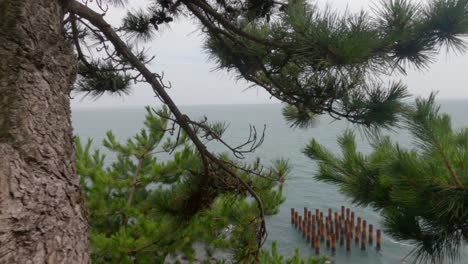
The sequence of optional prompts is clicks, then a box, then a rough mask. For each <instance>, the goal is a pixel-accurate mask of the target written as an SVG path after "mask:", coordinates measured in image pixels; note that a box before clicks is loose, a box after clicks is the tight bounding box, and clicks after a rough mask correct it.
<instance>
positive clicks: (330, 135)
mask: <svg viewBox="0 0 468 264" xmlns="http://www.w3.org/2000/svg"><path fill="white" fill-rule="evenodd" d="M441 104H442V111H443V112H447V113H449V114H451V115H452V121H453V125H454V126H455V127H466V126H468V101H461V100H460V101H441ZM182 110H183V111H184V112H185V113H186V114H187V115H189V116H190V117H192V118H196V117H202V116H205V115H206V116H207V117H208V118H209V120H212V121H226V122H228V123H229V124H230V125H229V129H228V131H227V132H226V133H225V137H226V139H227V141H228V142H230V143H232V144H234V145H235V144H236V143H241V142H243V140H245V139H246V138H247V137H248V135H249V124H252V125H255V126H257V127H258V128H262V127H263V125H266V135H265V141H264V143H263V145H262V146H261V147H260V148H259V149H257V150H256V152H255V153H253V154H251V155H250V156H248V157H247V158H254V157H259V158H261V160H262V161H264V162H268V161H270V160H273V159H276V158H281V157H283V158H287V159H289V161H290V163H291V165H292V166H293V170H292V173H291V175H290V178H289V180H288V181H287V182H286V183H285V188H284V194H285V196H286V201H285V202H284V203H283V204H282V205H281V208H280V212H279V213H278V214H277V215H275V216H273V217H269V218H268V219H267V225H268V227H267V228H268V241H269V243H270V242H271V241H277V245H278V249H279V251H280V252H281V253H283V254H291V252H292V251H293V250H294V249H295V248H299V250H300V253H301V255H303V256H308V255H315V254H314V252H313V250H312V249H311V248H310V247H309V246H308V245H307V243H306V242H305V240H304V239H303V238H302V236H301V235H300V234H299V233H298V232H297V231H295V230H294V229H293V228H292V227H291V224H290V208H297V209H298V210H299V211H300V212H302V210H303V207H308V208H309V209H311V210H314V209H315V208H318V209H320V210H322V211H326V210H327V209H328V208H332V209H333V210H334V211H338V210H339V208H340V207H341V205H344V206H347V207H350V208H352V209H353V210H354V212H355V213H356V214H357V215H358V216H361V217H363V218H364V219H367V221H368V223H372V224H374V229H376V228H379V227H380V224H379V221H380V218H379V214H378V212H375V211H373V210H371V209H369V208H359V207H356V206H353V205H352V204H351V203H350V201H349V200H348V199H347V198H346V197H344V196H343V195H341V194H340V193H338V192H337V189H336V188H335V187H334V186H332V185H329V184H325V183H322V182H317V181H315V180H314V179H313V174H314V171H315V170H316V169H317V166H316V164H315V163H314V162H313V161H311V160H309V159H308V158H306V157H305V156H304V155H303V154H302V153H301V150H302V149H303V148H304V146H305V145H306V144H307V143H308V142H309V141H310V139H311V138H315V139H317V140H318V141H319V142H320V143H321V144H323V145H325V146H326V147H328V148H329V149H331V150H333V151H338V146H337V144H336V137H337V136H338V135H339V134H341V132H343V130H344V129H346V128H351V129H356V127H355V126H353V125H351V124H349V123H347V122H345V121H333V120H331V119H330V118H329V117H327V116H323V117H321V118H320V120H319V122H318V124H317V126H316V127H314V128H310V129H307V130H300V129H291V128H290V127H289V126H288V125H287V124H286V123H285V121H284V119H283V118H282V116H281V106H280V105H223V106H190V107H189V106H187V107H182ZM144 114H145V110H144V109H143V107H142V108H115V109H99V110H94V109H93V110H74V111H73V116H72V118H73V125H74V130H75V134H76V135H79V136H80V137H82V138H88V137H91V138H93V139H94V142H95V143H96V145H98V144H99V143H101V142H102V139H103V138H104V135H105V132H106V131H107V130H112V131H113V132H114V134H116V136H117V138H120V139H126V138H128V137H129V136H132V135H133V134H135V133H136V132H138V131H139V129H140V128H141V127H142V124H143V119H144ZM356 131H357V133H358V134H359V130H356ZM392 137H394V138H395V139H396V140H398V141H399V142H401V144H402V145H403V146H410V144H411V141H410V138H409V137H408V135H407V134H405V133H402V132H395V133H393V134H392ZM211 147H212V148H213V149H214V150H217V151H223V150H224V149H223V148H222V147H221V146H216V145H215V146H211ZM359 148H360V150H361V151H363V152H368V151H369V150H370V148H369V146H368V145H367V144H366V142H365V140H364V139H361V144H360V145H359ZM374 232H375V231H374ZM411 249H412V246H411V244H410V242H397V241H394V240H392V239H391V238H390V237H388V236H386V235H385V233H383V236H382V250H381V251H379V252H377V251H376V250H375V249H373V248H368V249H367V250H366V251H364V252H363V251H360V250H358V249H357V248H356V249H354V250H352V251H351V253H350V254H347V253H346V252H345V250H344V248H339V247H338V249H337V254H336V255H335V256H333V259H334V260H335V262H336V263H355V264H360V263H362V264H367V263H368V264H378V263H385V264H393V263H404V261H403V259H404V257H405V256H406V255H407V254H408V252H410V251H411ZM322 253H324V254H327V253H328V252H327V251H326V250H325V249H324V248H323V247H322ZM459 263H468V254H466V250H465V253H464V254H463V256H462V258H461V260H460V262H459Z"/></svg>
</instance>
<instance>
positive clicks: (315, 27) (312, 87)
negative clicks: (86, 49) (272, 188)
mask: <svg viewBox="0 0 468 264" xmlns="http://www.w3.org/2000/svg"><path fill="white" fill-rule="evenodd" d="M260 2H263V1H260ZM313 3H314V1H307V0H293V1H288V2H287V5H284V6H283V7H282V8H280V9H279V11H278V12H273V14H274V15H272V18H271V20H267V21H265V20H258V19H257V20H255V21H251V20H249V19H243V18H242V17H241V18H236V19H235V21H231V22H232V23H234V24H235V25H236V26H237V27H238V28H241V29H243V30H244V31H245V32H247V34H249V35H250V37H246V36H244V35H241V36H239V35H237V34H236V32H235V31H234V30H230V29H229V28H228V27H227V26H225V27H224V28H223V27H221V26H220V28H222V29H223V30H225V32H224V34H221V33H219V32H218V31H216V30H214V29H211V31H210V34H209V38H208V40H207V41H206V44H205V47H206V49H207V50H208V52H209V54H210V55H211V58H212V59H213V61H215V62H216V63H217V64H218V66H219V68H220V69H225V70H229V71H233V72H234V73H236V74H238V76H239V78H244V79H246V80H248V81H251V82H252V83H254V84H255V85H257V86H260V87H263V88H264V89H265V90H266V91H268V92H269V93H270V94H271V95H272V96H274V97H276V98H278V99H279V100H281V101H283V102H285V103H287V104H288V105H289V107H294V108H297V109H298V110H300V112H301V113H312V114H330V115H331V116H332V117H334V118H337V119H347V120H349V121H351V122H354V123H357V124H361V125H364V126H365V127H368V128H389V127H392V126H394V125H395V124H396V123H397V121H398V113H399V112H401V111H402V110H403V108H404V107H403V106H404V105H403V103H402V101H401V99H403V98H405V97H407V95H408V94H407V90H406V87H405V85H403V84H402V83H400V82H393V83H388V84H386V83H384V82H382V79H381V77H382V76H385V75H392V74H394V73H395V72H398V71H399V72H403V73H404V72H405V69H406V68H407V67H408V66H414V67H416V68H425V67H427V66H428V64H429V63H431V62H432V61H434V59H435V55H436V54H437V53H438V52H439V50H440V47H441V46H442V45H445V46H446V47H451V48H454V49H456V50H459V51H460V50H464V48H465V43H466V42H465V41H464V40H463V36H466V34H467V33H468V15H467V14H468V12H467V10H468V1H466V0H430V1H428V2H427V3H426V4H423V3H415V2H414V1H409V0H391V1H382V4H380V5H376V8H374V12H364V11H362V12H358V13H355V14H353V13H350V12H345V13H343V14H342V13H339V12H336V11H334V10H333V9H331V8H327V9H325V10H320V8H318V7H317V6H316V5H314V4H313ZM221 24H222V23H221ZM204 25H205V26H206V27H207V28H208V29H210V25H209V24H208V23H204ZM223 25H224V24H223ZM258 38H259V39H260V40H259V39H258ZM285 112H286V113H290V112H291V111H290V110H289V109H288V110H286V111H285ZM310 116H311V117H312V118H313V116H314V115H310ZM304 117H306V115H299V116H298V118H297V119H292V120H291V118H290V115H287V116H286V118H287V120H288V121H291V124H292V125H296V126H303V125H304V124H305V123H304ZM296 120H297V121H296Z"/></svg>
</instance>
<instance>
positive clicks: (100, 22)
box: [67, 0, 266, 258]
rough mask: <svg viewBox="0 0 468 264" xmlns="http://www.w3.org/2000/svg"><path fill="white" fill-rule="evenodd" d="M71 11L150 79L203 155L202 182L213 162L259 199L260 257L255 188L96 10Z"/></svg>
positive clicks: (73, 5) (72, 6) (73, 7)
mask: <svg viewBox="0 0 468 264" xmlns="http://www.w3.org/2000/svg"><path fill="white" fill-rule="evenodd" d="M67 9H68V11H69V12H71V13H74V14H76V15H78V16H80V17H82V18H85V19H87V20H88V21H89V22H90V23H92V24H93V25H94V26H95V27H97V28H98V29H100V30H101V31H102V33H103V34H104V35H105V36H106V38H107V39H108V40H109V41H110V42H111V43H112V44H113V45H114V47H115V49H116V51H117V52H118V53H119V54H120V55H121V56H122V57H123V58H125V59H126V60H128V61H129V63H130V64H131V65H133V66H134V67H135V69H137V70H138V71H139V72H140V73H141V74H142V75H143V76H144V78H145V79H146V81H147V82H148V83H149V84H150V85H151V86H152V88H153V90H154V91H155V93H157V95H159V96H160V97H161V98H162V100H163V102H164V103H165V104H166V105H167V106H168V108H169V109H170V110H171V112H172V113H173V114H174V117H175V119H176V120H177V122H178V124H179V125H180V127H181V128H182V129H183V130H184V131H185V132H186V133H187V136H188V137H189V138H190V140H191V141H192V142H193V143H194V145H195V147H196V148H197V150H198V152H199V153H200V155H201V157H202V160H203V164H204V168H205V173H204V175H203V176H202V179H201V180H202V182H205V183H206V184H207V183H208V177H209V175H210V173H209V163H208V161H211V162H213V163H215V164H216V165H217V166H219V167H220V168H222V170H224V171H225V172H226V173H227V174H228V175H230V176H231V177H233V178H235V179H237V180H238V181H239V182H240V183H241V185H242V186H243V187H244V188H246V189H247V191H248V192H249V194H250V195H251V196H252V197H253V198H254V199H255V201H256V203H257V207H258V210H259V220H260V231H259V236H258V238H257V239H258V248H257V251H256V253H255V258H257V257H258V253H259V250H260V248H261V246H262V245H263V243H264V241H265V237H266V225H265V213H264V206H263V202H262V200H261V198H260V197H259V196H258V194H257V193H256V192H255V191H254V190H253V189H252V187H251V186H250V185H249V184H248V183H246V182H245V181H244V180H243V179H241V178H240V177H239V176H238V175H237V174H236V173H235V172H233V171H232V170H231V169H229V168H228V167H227V166H226V164H224V162H222V161H221V160H219V159H218V158H217V157H216V156H215V155H213V154H212V153H211V152H209V151H208V150H207V148H206V146H205V145H204V144H203V143H202V142H201V141H200V139H199V138H198V136H197V134H196V133H195V131H194V130H193V129H192V127H191V126H190V123H189V122H188V117H187V116H185V115H184V114H182V112H181V111H180V110H179V108H178V107H177V105H176V104H175V103H174V101H173V100H172V98H171V97H170V96H169V95H168V93H167V92H166V91H165V89H164V86H163V85H162V84H161V83H160V82H159V80H158V79H157V78H156V76H155V75H154V74H153V73H152V72H151V71H150V70H149V69H148V68H147V67H146V66H145V65H144V64H143V63H142V62H141V61H140V60H139V59H138V58H137V57H136V56H135V55H134V54H133V53H132V52H131V51H130V49H129V48H128V47H127V45H126V44H125V43H124V42H123V41H122V40H121V39H120V37H119V36H118V35H117V34H116V33H115V31H114V30H113V29H112V27H111V26H110V25H109V24H108V23H107V22H106V21H105V20H104V19H103V18H102V16H101V15H99V14H98V13H96V12H94V11H93V10H92V9H90V8H88V7H86V6H85V5H83V4H81V3H79V2H77V1H74V0H72V1H70V2H69V3H68V6H67Z"/></svg>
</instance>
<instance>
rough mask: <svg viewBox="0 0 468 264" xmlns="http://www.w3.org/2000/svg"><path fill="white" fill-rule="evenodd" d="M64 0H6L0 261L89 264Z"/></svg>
mask: <svg viewBox="0 0 468 264" xmlns="http://www.w3.org/2000/svg"><path fill="white" fill-rule="evenodd" d="M63 16H64V11H63V7H62V1H60V0H21V1H18V0H0V263H89V252H88V236H87V235H88V234H87V233H88V227H87V221H86V211H85V207H84V201H83V196H82V194H81V190H80V186H79V178H78V177H77V175H76V172H75V156H74V149H73V135H72V127H71V123H70V100H69V91H70V88H71V85H72V83H73V81H74V79H75V75H76V67H75V65H76V61H75V59H74V56H73V51H72V49H71V47H70V45H69V44H68V43H67V42H66V41H65V39H64V34H63V28H62V21H63Z"/></svg>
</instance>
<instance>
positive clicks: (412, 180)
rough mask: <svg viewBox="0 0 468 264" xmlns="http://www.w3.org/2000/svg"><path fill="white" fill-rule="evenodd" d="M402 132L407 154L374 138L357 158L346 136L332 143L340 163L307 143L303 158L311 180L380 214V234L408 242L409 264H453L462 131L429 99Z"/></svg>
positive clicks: (465, 228) (466, 214)
mask: <svg viewBox="0 0 468 264" xmlns="http://www.w3.org/2000/svg"><path fill="white" fill-rule="evenodd" d="M404 127H405V128H406V129H407V130H408V131H409V132H410V133H411V135H412V139H413V142H414V144H413V148H408V147H407V146H405V147H403V146H400V145H399V144H398V143H395V142H392V140H391V139H390V138H389V137H376V138H375V139H373V140H372V148H373V151H372V152H371V153H370V154H368V155H365V154H363V153H360V152H359V151H357V147H356V142H355V136H354V134H353V133H352V132H350V131H347V132H345V133H344V134H343V135H342V136H340V137H339V138H338V143H339V146H340V148H341V155H335V153H332V152H330V151H329V150H327V149H326V148H325V147H323V146H322V145H320V144H319V143H318V142H317V141H315V140H312V142H311V143H310V144H309V145H308V146H307V147H306V149H305V150H304V153H305V154H306V155H307V156H309V157H310V158H311V159H313V160H316V161H318V162H319V165H320V170H319V171H318V172H317V174H316V175H315V177H316V178H317V179H318V180H321V181H325V182H329V183H332V184H335V185H337V186H339V189H340V191H341V192H343V193H344V194H345V195H347V196H348V197H350V198H351V199H352V200H353V202H354V203H356V204H358V205H362V206H371V207H372V208H374V209H376V210H378V211H380V212H381V214H382V216H383V224H384V227H385V231H386V232H387V234H389V235H391V236H392V237H394V238H396V239H398V240H410V241H413V242H414V243H415V245H416V247H415V249H414V251H413V252H412V253H413V254H412V256H413V257H414V260H415V261H416V262H422V263H426V262H431V263H449V262H453V261H454V260H457V259H458V258H459V256H460V248H461V247H462V245H463V243H465V242H467V241H468V190H467V186H468V171H467V169H466V168H468V130H466V129H461V130H455V129H453V128H452V126H451V122H450V117H449V116H448V115H446V114H441V113H439V107H438V106H437V105H436V104H435V103H434V96H433V95H432V96H431V97H430V98H429V99H427V100H422V99H419V100H417V101H416V105H415V106H414V108H413V109H412V110H410V111H409V112H407V113H406V114H405V121H404Z"/></svg>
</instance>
